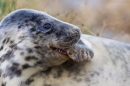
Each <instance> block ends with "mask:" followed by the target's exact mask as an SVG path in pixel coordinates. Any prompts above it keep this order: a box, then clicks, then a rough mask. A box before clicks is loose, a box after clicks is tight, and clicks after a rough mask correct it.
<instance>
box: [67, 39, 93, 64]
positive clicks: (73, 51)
mask: <svg viewBox="0 0 130 86" xmlns="http://www.w3.org/2000/svg"><path fill="white" fill-rule="evenodd" d="M89 46H90V45H86V44H85V43H84V42H83V41H82V40H79V42H78V43H76V44H75V45H74V46H72V47H71V48H70V49H68V50H67V54H68V56H69V57H70V58H71V59H73V60H74V61H78V62H80V61H84V60H88V61H89V60H91V59H92V58H93V57H94V52H93V50H92V49H91V48H90V47H89Z"/></svg>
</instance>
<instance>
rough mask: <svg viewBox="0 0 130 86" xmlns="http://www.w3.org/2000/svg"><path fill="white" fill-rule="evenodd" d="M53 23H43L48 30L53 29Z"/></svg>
mask: <svg viewBox="0 0 130 86" xmlns="http://www.w3.org/2000/svg"><path fill="white" fill-rule="evenodd" d="M51 27H52V26H51V24H50V23H45V24H44V25H43V28H44V29H46V30H49V29H51Z"/></svg>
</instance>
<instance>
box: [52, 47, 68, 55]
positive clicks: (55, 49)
mask: <svg viewBox="0 0 130 86" xmlns="http://www.w3.org/2000/svg"><path fill="white" fill-rule="evenodd" d="M50 48H51V49H52V50H53V51H55V52H58V53H60V54H62V55H67V52H66V50H65V49H61V48H56V47H52V46H51V47H50Z"/></svg>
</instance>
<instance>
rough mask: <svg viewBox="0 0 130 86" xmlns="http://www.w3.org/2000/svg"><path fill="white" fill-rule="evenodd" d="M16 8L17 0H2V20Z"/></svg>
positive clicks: (0, 11)
mask: <svg viewBox="0 0 130 86" xmlns="http://www.w3.org/2000/svg"><path fill="white" fill-rule="evenodd" d="M15 9H16V0H0V20H1V19H2V18H3V17H4V16H5V15H7V14H8V13H10V12H11V11H13V10H15Z"/></svg>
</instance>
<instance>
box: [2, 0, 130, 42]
mask: <svg viewBox="0 0 130 86" xmlns="http://www.w3.org/2000/svg"><path fill="white" fill-rule="evenodd" d="M20 8H31V9H36V10H41V11H44V12H47V13H48V14H50V15H52V16H54V17H56V18H58V19H60V20H62V21H65V22H69V23H72V24H75V25H77V26H78V27H80V29H81V30H82V33H84V34H89V35H94V36H100V37H105V38H109V39H113V40H118V41H121V42H125V43H130V0H0V20H1V19H2V18H4V17H5V16H6V15H7V14H8V13H10V12H11V11H13V10H16V9H20Z"/></svg>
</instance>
